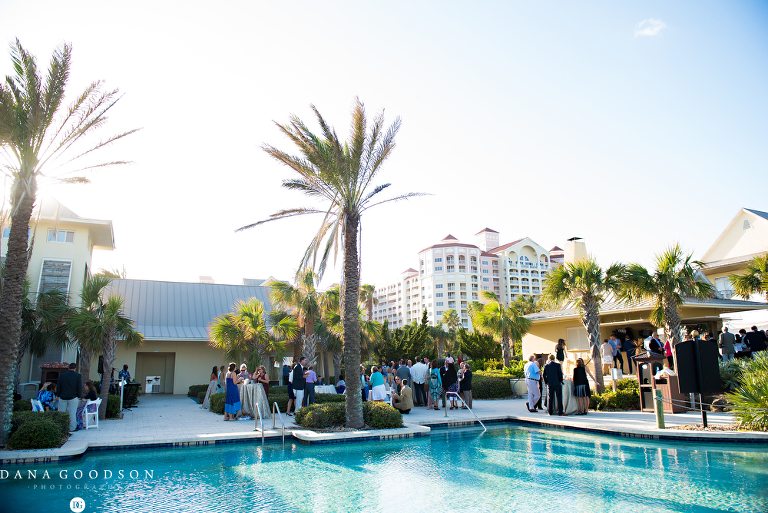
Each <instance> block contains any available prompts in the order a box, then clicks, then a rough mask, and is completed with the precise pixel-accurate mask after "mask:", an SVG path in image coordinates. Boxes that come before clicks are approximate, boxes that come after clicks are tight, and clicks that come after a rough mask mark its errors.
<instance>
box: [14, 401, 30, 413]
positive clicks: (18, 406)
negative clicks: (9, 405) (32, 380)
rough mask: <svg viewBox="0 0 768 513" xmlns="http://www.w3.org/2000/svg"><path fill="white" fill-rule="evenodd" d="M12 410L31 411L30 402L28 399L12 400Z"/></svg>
mask: <svg viewBox="0 0 768 513" xmlns="http://www.w3.org/2000/svg"><path fill="white" fill-rule="evenodd" d="M13 411H32V403H30V402H29V399H27V400H26V401H25V400H24V399H20V400H18V401H14V403H13Z"/></svg>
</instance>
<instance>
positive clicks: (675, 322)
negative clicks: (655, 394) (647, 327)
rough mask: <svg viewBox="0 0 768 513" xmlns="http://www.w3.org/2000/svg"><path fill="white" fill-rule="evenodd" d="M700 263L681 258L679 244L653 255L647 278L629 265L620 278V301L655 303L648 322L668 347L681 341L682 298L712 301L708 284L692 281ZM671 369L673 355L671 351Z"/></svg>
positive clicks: (641, 270) (645, 272)
mask: <svg viewBox="0 0 768 513" xmlns="http://www.w3.org/2000/svg"><path fill="white" fill-rule="evenodd" d="M701 265H702V263H701V262H698V261H696V260H693V259H692V255H688V256H685V255H683V250H682V249H681V248H680V245H679V244H673V245H672V246H670V247H668V248H667V249H666V250H665V251H664V252H663V253H661V254H659V255H656V270H655V271H654V272H653V274H651V273H650V272H648V270H647V269H646V268H645V267H643V266H642V265H640V264H631V265H629V266H628V267H627V268H626V270H625V272H624V273H623V275H622V277H621V289H620V294H619V295H620V297H621V298H623V299H626V300H629V301H637V300H641V299H650V300H652V301H654V302H655V303H656V307H655V308H654V309H653V311H652V312H651V315H650V318H649V320H650V321H651V324H653V325H654V326H656V327H657V328H661V327H663V328H664V332H665V333H666V334H667V337H669V338H671V339H672V340H671V342H670V343H671V344H672V346H675V345H677V343H678V342H680V339H681V333H680V329H681V326H680V323H681V319H680V306H681V305H682V304H683V301H684V300H685V298H687V297H689V298H697V299H706V298H710V297H713V296H714V294H715V288H714V287H713V286H712V284H710V283H707V282H705V281H703V280H699V279H697V278H696V275H697V269H696V268H697V267H701ZM672 355H673V358H675V361H674V363H675V368H676V369H677V368H678V367H677V355H676V353H675V352H674V351H673V352H672Z"/></svg>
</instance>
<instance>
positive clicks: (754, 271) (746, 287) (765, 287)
mask: <svg viewBox="0 0 768 513" xmlns="http://www.w3.org/2000/svg"><path fill="white" fill-rule="evenodd" d="M729 280H730V282H731V285H733V289H734V290H735V291H736V295H737V296H741V297H743V298H744V299H749V298H750V297H752V294H765V299H766V300H767V301H768V253H763V254H762V255H757V256H756V257H755V258H753V259H752V261H750V262H749V264H747V267H746V269H745V272H744V274H735V275H733V276H731V277H730V278H729Z"/></svg>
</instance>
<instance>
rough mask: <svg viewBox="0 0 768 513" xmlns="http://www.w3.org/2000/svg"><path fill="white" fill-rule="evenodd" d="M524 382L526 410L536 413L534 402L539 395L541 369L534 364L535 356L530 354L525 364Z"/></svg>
mask: <svg viewBox="0 0 768 513" xmlns="http://www.w3.org/2000/svg"><path fill="white" fill-rule="evenodd" d="M524 372H525V384H526V386H527V387H528V411H529V412H531V413H536V408H535V407H536V402H538V400H539V398H540V397H541V391H540V390H539V380H540V379H541V371H540V370H539V366H538V365H537V364H536V356H535V355H531V356H529V357H528V363H526V364H525V368H524Z"/></svg>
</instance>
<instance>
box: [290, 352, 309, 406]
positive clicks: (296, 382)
mask: <svg viewBox="0 0 768 513" xmlns="http://www.w3.org/2000/svg"><path fill="white" fill-rule="evenodd" d="M306 366H307V359H306V358H305V357H303V356H302V357H301V358H300V359H299V363H297V364H296V367H294V368H293V395H295V396H296V409H297V410H298V409H299V408H301V402H302V401H303V400H304V388H305V387H306V385H307V374H309V371H305V370H304V367H306Z"/></svg>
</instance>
